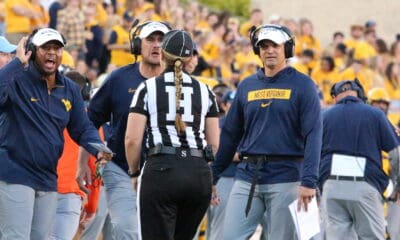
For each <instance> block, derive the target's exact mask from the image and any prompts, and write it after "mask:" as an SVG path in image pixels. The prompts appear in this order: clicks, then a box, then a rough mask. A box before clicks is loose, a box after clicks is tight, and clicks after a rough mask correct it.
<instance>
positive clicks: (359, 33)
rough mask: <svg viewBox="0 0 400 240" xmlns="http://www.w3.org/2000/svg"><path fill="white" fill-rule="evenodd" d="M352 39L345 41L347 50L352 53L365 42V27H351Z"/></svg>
mask: <svg viewBox="0 0 400 240" xmlns="http://www.w3.org/2000/svg"><path fill="white" fill-rule="evenodd" d="M350 36H351V37H350V38H349V39H346V40H345V41H344V44H346V47H347V49H348V50H349V51H350V50H352V49H354V48H355V47H356V45H357V44H358V43H359V42H360V41H362V40H363V36H364V26H363V25H359V24H353V25H351V26H350Z"/></svg>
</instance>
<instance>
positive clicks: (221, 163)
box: [212, 67, 322, 188]
mask: <svg viewBox="0 0 400 240" xmlns="http://www.w3.org/2000/svg"><path fill="white" fill-rule="evenodd" d="M320 111H321V108H320V103H319V98H318V95H317V90H316V87H315V84H314V82H313V81H312V80H311V79H310V78H309V77H307V76H306V75H304V74H301V73H299V72H298V71H296V70H295V69H294V68H292V67H287V68H285V69H283V70H282V71H280V72H279V73H277V74H276V75H275V76H273V77H266V76H265V74H264V72H263V69H261V70H259V71H258V72H257V73H256V74H255V75H252V76H250V77H248V78H246V79H244V80H243V81H242V82H241V83H240V85H239V87H238V90H237V93H236V97H235V99H234V100H233V103H232V106H231V108H230V110H229V112H228V115H227V118H226V120H225V124H224V126H223V128H222V131H221V138H220V144H219V149H218V152H217V155H216V161H215V162H213V164H212V170H213V176H214V183H216V181H217V180H218V176H219V174H220V173H221V172H222V171H223V170H224V169H225V168H226V167H227V166H228V165H229V163H230V162H231V160H232V158H233V155H234V154H235V150H236V149H237V151H238V152H239V153H240V154H241V155H250V154H262V155H275V156H293V157H303V156H304V162H303V163H302V162H295V161H290V160H282V161H276V162H269V163H265V164H264V165H263V167H262V169H261V175H260V179H259V181H258V183H260V184H273V183H284V182H295V181H300V180H301V184H302V185H303V186H306V187H310V188H315V187H316V184H317V180H318V166H319V159H320V153H321V139H322V120H321V114H320ZM254 167H255V166H254V164H249V163H240V164H239V165H238V167H237V173H236V178H237V179H241V180H244V181H247V182H251V179H252V176H253V174H254Z"/></svg>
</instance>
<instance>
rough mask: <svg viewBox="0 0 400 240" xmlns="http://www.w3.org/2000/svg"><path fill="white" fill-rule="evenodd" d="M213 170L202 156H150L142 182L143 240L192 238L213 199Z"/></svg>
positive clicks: (141, 229) (140, 200)
mask: <svg viewBox="0 0 400 240" xmlns="http://www.w3.org/2000/svg"><path fill="white" fill-rule="evenodd" d="M211 185H212V183H211V171H210V168H209V166H208V164H207V162H206V161H205V160H204V159H203V158H199V157H193V156H187V157H181V156H178V155H156V156H150V157H148V159H147V161H146V163H145V166H144V170H143V173H142V176H141V183H140V185H139V190H138V191H139V196H138V197H139V206H138V214H139V220H140V222H139V234H141V237H142V239H143V240H191V239H193V237H194V235H195V233H196V231H197V228H198V226H199V224H200V222H201V220H202V218H203V217H204V214H205V212H206V210H207V208H208V206H209V204H210V199H211Z"/></svg>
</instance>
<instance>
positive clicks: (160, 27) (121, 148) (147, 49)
mask: <svg viewBox="0 0 400 240" xmlns="http://www.w3.org/2000/svg"><path fill="white" fill-rule="evenodd" d="M137 23H138V21H136V25H137ZM134 25H135V24H134ZM169 30H170V27H169V26H168V25H166V24H165V23H162V22H156V21H148V22H144V23H142V24H139V25H137V26H136V27H135V28H134V30H133V31H131V32H132V36H131V53H132V54H133V55H134V56H135V57H137V56H138V55H140V56H141V57H142V58H141V61H140V62H135V63H133V64H128V65H126V66H123V67H121V68H118V69H117V70H114V71H113V72H112V73H111V74H110V75H109V76H108V77H107V79H106V80H105V82H104V84H103V85H102V86H101V87H100V89H99V90H98V91H97V93H96V94H95V95H94V96H93V98H92V100H91V102H90V104H89V107H88V115H89V119H90V120H91V121H92V122H93V123H94V125H95V127H97V128H98V127H100V126H102V125H103V124H104V123H106V122H109V121H110V123H111V136H110V138H109V139H108V142H107V144H108V146H109V147H110V148H111V149H112V150H113V152H115V156H114V157H113V159H112V161H111V162H110V163H108V164H107V165H106V166H105V167H104V170H103V183H104V190H105V193H106V199H107V206H108V209H109V213H110V217H111V223H112V227H113V228H112V233H113V237H114V239H116V240H120V239H124V240H125V239H137V210H136V191H134V190H133V188H132V185H131V177H133V175H132V173H129V172H128V164H127V162H126V158H125V145H124V139H125V131H126V122H127V118H128V114H129V105H130V103H131V101H132V97H133V94H134V93H135V91H136V88H137V87H138V86H139V84H140V83H141V82H143V81H144V80H146V79H148V78H151V77H154V76H157V75H158V74H160V73H161V71H162V67H161V65H160V61H161V41H162V39H163V37H164V34H165V33H167V32H168V31H169ZM83 159H87V158H80V172H79V179H80V181H86V182H90V181H91V176H90V169H89V168H88V166H87V163H86V162H85V161H83Z"/></svg>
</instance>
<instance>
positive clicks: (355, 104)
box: [319, 96, 398, 193]
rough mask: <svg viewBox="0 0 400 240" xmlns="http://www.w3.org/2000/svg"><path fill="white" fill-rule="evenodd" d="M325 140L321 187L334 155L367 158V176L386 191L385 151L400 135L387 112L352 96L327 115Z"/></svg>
mask: <svg viewBox="0 0 400 240" xmlns="http://www.w3.org/2000/svg"><path fill="white" fill-rule="evenodd" d="M323 126H324V130H323V142H322V156H321V166H320V173H321V176H320V179H319V181H320V187H322V185H323V183H324V182H325V180H326V179H327V178H328V177H329V174H330V171H331V162H332V154H333V153H339V154H346V155H352V156H361V157H365V158H367V162H366V166H365V173H364V174H365V178H366V181H367V182H368V183H370V184H371V185H372V186H374V187H375V188H376V189H378V191H379V192H381V193H383V192H384V190H385V188H386V186H387V184H388V181H389V178H388V176H386V174H385V173H384V172H383V170H382V154H381V152H382V150H383V151H385V152H388V151H390V150H392V149H394V148H395V147H396V146H397V145H398V142H397V137H396V135H395V132H394V131H393V127H392V125H391V124H390V122H389V120H388V119H387V117H386V116H385V114H384V113H383V112H382V111H381V110H380V109H378V108H375V107H372V106H369V105H367V104H364V103H363V102H362V101H361V100H360V99H359V98H356V97H352V96H348V97H345V98H344V99H342V100H340V101H339V102H338V103H337V104H336V105H335V106H333V107H332V108H330V109H329V110H327V111H326V112H324V114H323Z"/></svg>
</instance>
